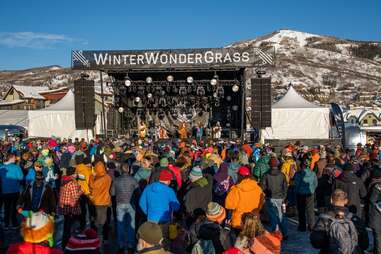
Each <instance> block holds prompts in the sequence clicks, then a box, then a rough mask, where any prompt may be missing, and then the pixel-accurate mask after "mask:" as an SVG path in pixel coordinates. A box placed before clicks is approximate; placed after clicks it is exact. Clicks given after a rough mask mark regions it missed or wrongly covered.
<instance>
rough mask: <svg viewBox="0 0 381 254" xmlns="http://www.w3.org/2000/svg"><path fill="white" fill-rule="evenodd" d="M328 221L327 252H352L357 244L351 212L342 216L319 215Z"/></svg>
mask: <svg viewBox="0 0 381 254" xmlns="http://www.w3.org/2000/svg"><path fill="white" fill-rule="evenodd" d="M321 217H322V218H326V219H328V220H329V221H330V224H329V228H328V238H329V253H340V254H352V253H356V248H357V246H358V236H357V229H356V227H355V225H354V223H353V222H352V217H353V214H352V213H348V214H347V215H345V216H344V218H334V217H332V216H329V215H321Z"/></svg>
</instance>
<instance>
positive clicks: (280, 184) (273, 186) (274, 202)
mask: <svg viewBox="0 0 381 254" xmlns="http://www.w3.org/2000/svg"><path fill="white" fill-rule="evenodd" d="M269 165H270V171H269V172H267V173H266V174H265V175H264V176H263V178H262V181H261V186H262V189H263V192H264V193H265V196H266V202H265V206H266V208H267V210H266V211H267V212H268V216H269V219H270V228H269V231H270V232H274V231H276V230H277V229H278V227H279V228H280V230H281V232H282V235H283V238H287V218H285V216H284V214H283V212H282V204H283V203H285V202H286V200H285V199H286V197H287V178H286V176H285V175H284V174H283V173H282V172H281V171H280V170H279V167H278V165H279V162H278V160H277V159H276V158H275V157H273V158H271V160H270V162H269Z"/></svg>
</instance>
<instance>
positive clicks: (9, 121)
mask: <svg viewBox="0 0 381 254" xmlns="http://www.w3.org/2000/svg"><path fill="white" fill-rule="evenodd" d="M27 120H28V111H27V110H0V125H19V126H22V127H24V128H27V127H28V124H27Z"/></svg>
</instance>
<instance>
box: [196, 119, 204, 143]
mask: <svg viewBox="0 0 381 254" xmlns="http://www.w3.org/2000/svg"><path fill="white" fill-rule="evenodd" d="M202 136H204V125H203V124H202V123H201V121H200V122H198V125H197V127H196V139H197V141H201V139H202Z"/></svg>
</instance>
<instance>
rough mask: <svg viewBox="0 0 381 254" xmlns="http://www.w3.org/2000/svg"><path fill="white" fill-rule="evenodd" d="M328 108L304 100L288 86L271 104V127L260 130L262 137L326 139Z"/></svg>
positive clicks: (327, 132)
mask: <svg viewBox="0 0 381 254" xmlns="http://www.w3.org/2000/svg"><path fill="white" fill-rule="evenodd" d="M329 114H330V109H329V108H324V107H319V106H317V105H315V104H313V103H311V102H309V101H307V100H305V99H304V98H303V97H302V96H301V95H300V94H298V92H296V91H295V89H294V88H293V87H292V86H290V88H289V90H288V91H287V93H286V94H285V95H284V96H283V98H282V99H280V100H279V101H278V102H276V103H275V104H274V105H273V106H272V112H271V122H272V123H271V125H272V126H271V127H268V128H266V129H264V130H262V133H261V134H262V138H263V139H279V140H289V139H328V138H329V130H330V119H329Z"/></svg>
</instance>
